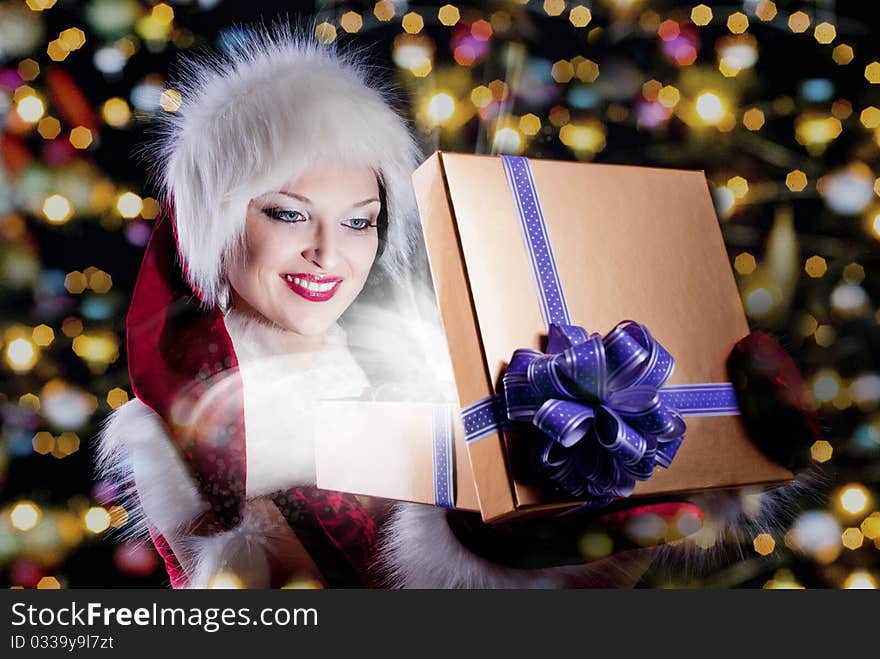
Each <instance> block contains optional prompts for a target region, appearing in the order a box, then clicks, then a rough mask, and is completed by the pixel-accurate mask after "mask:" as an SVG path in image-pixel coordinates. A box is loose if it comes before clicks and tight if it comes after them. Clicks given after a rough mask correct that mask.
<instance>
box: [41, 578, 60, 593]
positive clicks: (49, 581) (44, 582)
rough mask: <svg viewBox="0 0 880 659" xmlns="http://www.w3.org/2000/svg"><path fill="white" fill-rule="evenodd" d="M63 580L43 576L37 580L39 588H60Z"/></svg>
mask: <svg viewBox="0 0 880 659" xmlns="http://www.w3.org/2000/svg"><path fill="white" fill-rule="evenodd" d="M60 589H61V582H60V581H58V579H56V578H55V577H43V578H41V579H40V580H39V581H38V582H37V590H60Z"/></svg>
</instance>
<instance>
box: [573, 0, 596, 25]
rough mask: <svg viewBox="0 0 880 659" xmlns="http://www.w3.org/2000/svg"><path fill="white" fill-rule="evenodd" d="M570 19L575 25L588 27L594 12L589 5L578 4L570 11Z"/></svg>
mask: <svg viewBox="0 0 880 659" xmlns="http://www.w3.org/2000/svg"><path fill="white" fill-rule="evenodd" d="M568 20H569V21H570V22H571V24H572V25H574V26H575V27H587V25H589V24H590V21H591V20H593V14H592V12H591V11H590V10H589V8H588V7H584V6H583V5H578V6H577V7H572V8H571V11H570V12H569V13H568Z"/></svg>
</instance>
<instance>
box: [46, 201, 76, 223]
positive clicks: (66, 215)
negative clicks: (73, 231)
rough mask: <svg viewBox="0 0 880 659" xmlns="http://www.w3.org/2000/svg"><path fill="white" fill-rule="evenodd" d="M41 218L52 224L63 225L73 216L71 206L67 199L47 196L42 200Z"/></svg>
mask: <svg viewBox="0 0 880 659" xmlns="http://www.w3.org/2000/svg"><path fill="white" fill-rule="evenodd" d="M43 216H44V217H45V218H46V219H47V220H49V222H51V223H52V224H64V223H65V222H67V221H68V220H69V219H70V218H71V217H72V216H73V206H72V205H71V204H70V201H69V200H68V199H67V197H63V196H62V195H60V194H53V195H49V196H48V197H46V199H45V200H43Z"/></svg>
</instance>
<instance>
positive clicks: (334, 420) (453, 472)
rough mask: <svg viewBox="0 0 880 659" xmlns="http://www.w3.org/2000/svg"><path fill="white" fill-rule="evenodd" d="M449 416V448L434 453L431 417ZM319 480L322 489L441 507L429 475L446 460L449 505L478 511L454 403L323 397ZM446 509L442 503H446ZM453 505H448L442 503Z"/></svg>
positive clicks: (317, 444) (317, 460)
mask: <svg viewBox="0 0 880 659" xmlns="http://www.w3.org/2000/svg"><path fill="white" fill-rule="evenodd" d="M438 415H443V416H444V417H445V418H446V419H447V423H448V424H449V425H448V430H449V432H450V438H449V439H450V440H451V449H452V450H451V451H448V455H438V452H437V450H435V446H436V444H435V441H439V438H438V437H437V434H438V429H437V428H436V426H437V425H438V423H437V421H436V418H437V416H438ZM318 417H319V418H320V419H321V431H320V434H319V435H318V437H317V441H316V442H315V472H316V474H317V485H318V487H320V488H323V489H326V490H336V491H341V492H349V493H352V494H363V495H368V496H376V497H382V498H386V499H397V500H399V501H414V502H416V503H427V504H431V505H443V504H444V502H443V501H442V497H438V495H437V489H436V488H435V473H436V471H437V470H438V468H442V463H443V462H445V461H446V460H447V459H448V460H449V465H448V469H447V471H446V474H445V475H444V477H445V478H448V479H449V484H450V486H451V488H452V491H451V492H450V496H449V499H451V501H450V502H449V503H453V502H454V507H455V508H459V509H464V510H472V511H477V510H479V509H480V508H479V504H478V502H477V492H476V489H475V487H474V478H473V474H472V473H471V466H470V461H469V459H468V452H467V446H466V444H465V439H464V428H463V426H462V423H461V415H460V414H459V410H458V406H457V405H453V404H449V403H430V402H411V401H367V400H327V401H321V402H319V403H318ZM447 506H448V504H447ZM448 507H451V506H448Z"/></svg>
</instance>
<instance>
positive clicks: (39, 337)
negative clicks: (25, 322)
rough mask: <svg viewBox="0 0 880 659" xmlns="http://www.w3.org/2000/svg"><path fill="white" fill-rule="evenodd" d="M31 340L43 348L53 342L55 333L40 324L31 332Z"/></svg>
mask: <svg viewBox="0 0 880 659" xmlns="http://www.w3.org/2000/svg"><path fill="white" fill-rule="evenodd" d="M31 338H32V339H33V340H34V343H36V344H37V345H38V346H40V347H41V348H45V347H46V346H48V345H51V344H52V341H54V340H55V331H54V330H53V329H52V328H51V327H49V326H48V325H44V324H40V325H37V326H36V327H35V328H34V330H33V332H31Z"/></svg>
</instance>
